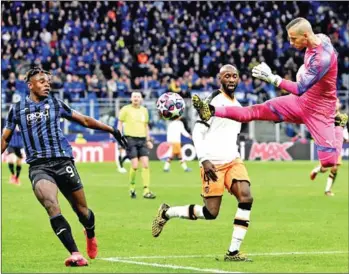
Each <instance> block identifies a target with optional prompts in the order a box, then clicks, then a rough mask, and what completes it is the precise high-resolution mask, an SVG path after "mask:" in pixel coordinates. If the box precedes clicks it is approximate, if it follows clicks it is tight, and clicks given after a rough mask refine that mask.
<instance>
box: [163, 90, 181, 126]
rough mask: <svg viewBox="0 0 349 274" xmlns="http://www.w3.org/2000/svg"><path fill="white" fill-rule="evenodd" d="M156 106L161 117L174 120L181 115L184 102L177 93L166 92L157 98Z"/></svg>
mask: <svg viewBox="0 0 349 274" xmlns="http://www.w3.org/2000/svg"><path fill="white" fill-rule="evenodd" d="M156 108H157V109H158V112H159V115H160V117H162V118H163V119H165V120H176V119H178V118H179V117H181V116H182V114H183V112H184V108H185V102H184V100H183V98H182V97H181V96H180V95H179V94H177V93H173V92H166V93H164V94H162V95H161V96H160V97H159V99H158V100H157V102H156Z"/></svg>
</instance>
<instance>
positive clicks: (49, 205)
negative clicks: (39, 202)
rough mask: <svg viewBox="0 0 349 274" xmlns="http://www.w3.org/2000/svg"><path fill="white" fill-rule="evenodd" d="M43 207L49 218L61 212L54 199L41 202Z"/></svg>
mask: <svg viewBox="0 0 349 274" xmlns="http://www.w3.org/2000/svg"><path fill="white" fill-rule="evenodd" d="M43 206H44V208H45V209H46V211H47V213H48V215H50V216H55V215H57V214H59V213H60V212H61V209H60V207H59V204H58V201H57V200H55V199H45V200H44V201H43Z"/></svg>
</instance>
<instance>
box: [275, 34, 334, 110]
mask: <svg viewBox="0 0 349 274" xmlns="http://www.w3.org/2000/svg"><path fill="white" fill-rule="evenodd" d="M317 37H319V38H320V39H321V44H320V45H318V46H316V47H314V48H307V50H306V52H305V56H304V66H302V67H303V68H301V69H300V70H299V71H298V74H297V78H298V79H297V83H295V82H291V81H288V80H284V79H283V80H282V82H281V84H280V86H279V87H280V88H282V89H285V90H287V91H289V92H291V93H293V94H295V95H298V96H299V102H300V103H302V108H303V109H304V110H307V111H309V112H312V113H314V112H317V113H321V114H323V115H325V116H334V114H335V105H336V98H337V96H336V83H337V71H338V68H337V53H336V50H335V49H334V47H333V46H332V44H331V41H330V39H329V38H328V37H327V36H326V35H324V34H317Z"/></svg>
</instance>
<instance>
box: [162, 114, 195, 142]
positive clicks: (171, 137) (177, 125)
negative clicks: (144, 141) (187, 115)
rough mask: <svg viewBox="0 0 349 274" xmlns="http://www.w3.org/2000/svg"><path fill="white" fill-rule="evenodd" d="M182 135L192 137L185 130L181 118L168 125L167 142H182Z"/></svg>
mask: <svg viewBox="0 0 349 274" xmlns="http://www.w3.org/2000/svg"><path fill="white" fill-rule="evenodd" d="M181 135H183V136H185V137H188V138H190V134H189V133H188V131H186V130H185V128H184V124H183V122H182V121H181V120H175V121H171V122H169V123H168V125H167V142H168V143H179V144H180V143H181Z"/></svg>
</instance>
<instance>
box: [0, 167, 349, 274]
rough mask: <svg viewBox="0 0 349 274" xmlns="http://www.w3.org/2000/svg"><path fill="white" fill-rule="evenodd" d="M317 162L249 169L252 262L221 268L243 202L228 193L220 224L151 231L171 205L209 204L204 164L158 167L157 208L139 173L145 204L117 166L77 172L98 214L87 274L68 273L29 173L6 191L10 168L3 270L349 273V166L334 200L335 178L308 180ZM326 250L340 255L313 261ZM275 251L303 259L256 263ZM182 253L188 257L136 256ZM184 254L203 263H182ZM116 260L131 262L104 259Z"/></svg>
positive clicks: (172, 225)
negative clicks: (328, 187) (329, 189)
mask: <svg viewBox="0 0 349 274" xmlns="http://www.w3.org/2000/svg"><path fill="white" fill-rule="evenodd" d="M316 164H317V163H315V162H313V163H311V162H306V161H304V162H246V165H247V168H248V171H249V174H250V177H251V182H252V195H253V197H254V204H253V207H252V213H251V225H250V228H249V230H248V233H247V235H246V238H245V241H244V243H243V245H242V251H245V252H246V253H247V254H251V256H250V257H251V258H252V259H253V260H254V262H252V263H243V262H239V263H236V262H224V261H223V260H222V259H223V255H224V253H225V252H226V250H227V248H228V247H229V244H230V240H231V233H232V220H233V217H234V215H235V212H236V206H237V202H236V200H235V198H234V197H233V196H230V195H229V194H228V193H225V195H224V198H223V203H222V207H221V212H220V214H219V217H218V219H217V220H214V221H204V220H198V221H188V220H180V219H173V220H170V221H169V223H168V224H167V225H166V227H165V229H164V231H163V233H162V234H161V236H160V237H159V238H156V239H155V238H152V236H151V223H152V220H153V217H154V216H155V214H156V212H157V209H158V207H159V205H160V204H161V203H162V202H167V203H169V204H170V205H187V204H192V203H196V204H201V203H202V200H201V197H200V191H201V182H200V178H199V167H198V163H197V162H191V163H189V164H188V165H189V166H190V167H191V168H193V171H192V172H191V173H184V172H183V171H182V169H181V168H180V165H179V163H178V162H176V161H174V162H173V163H172V165H171V172H170V173H164V172H163V171H162V167H163V163H161V162H152V163H151V190H152V191H153V192H154V193H156V194H157V198H156V199H155V200H145V199H143V198H142V190H143V189H142V183H141V174H140V172H138V174H137V179H136V180H137V183H136V187H137V194H138V196H137V199H130V197H129V193H128V183H127V181H128V174H120V173H118V172H117V171H116V167H115V164H113V163H95V164H78V165H77V168H78V171H79V174H80V176H81V179H82V181H83V183H84V186H85V191H86V196H87V201H88V205H89V207H90V208H91V209H92V210H93V211H94V212H95V216H96V235H97V238H98V243H99V254H98V258H99V259H96V260H92V261H91V260H90V265H89V267H85V268H66V267H65V266H64V264H63V261H64V259H65V258H66V257H68V253H67V251H66V250H65V249H64V247H63V246H62V245H61V243H60V242H59V240H58V238H57V237H56V236H55V235H54V233H53V231H52V229H51V227H50V223H49V219H48V217H47V215H46V212H45V210H44V209H43V208H42V207H41V205H40V204H39V202H38V201H36V198H35V196H34V194H33V192H32V190H31V184H30V182H29V179H28V168H27V165H24V168H23V171H22V175H21V181H22V185H21V186H20V187H18V186H16V185H10V184H9V183H8V181H9V171H8V168H7V164H3V166H2V271H3V272H21V273H25V272H46V273H48V272H56V273H57V272H68V273H75V272H76V273H84V272H94V273H97V272H109V273H110V272H123V273H125V272H148V273H149V272H151V273H154V272H186V273H188V272H204V271H206V272H210V271H209V270H207V269H215V270H220V271H234V272H235V271H237V272H269V273H271V272H276V273H280V272H303V273H304V272H347V271H348V253H346V252H347V251H348V163H347V162H345V163H344V164H343V166H342V167H341V168H340V170H339V173H338V177H337V181H336V183H335V185H334V192H335V194H336V196H334V197H326V196H325V195H324V186H325V183H326V179H327V176H328V173H326V174H319V175H318V177H317V178H316V180H315V181H310V179H309V173H310V171H311V169H312V168H313V167H314V166H315V165H316ZM128 167H129V166H128V165H127V164H126V168H128ZM59 199H60V205H61V207H62V213H63V215H64V216H65V217H66V219H67V220H68V221H69V223H70V225H71V227H72V231H73V234H74V237H75V240H76V242H77V245H78V247H79V249H80V251H81V252H82V253H83V254H84V256H87V254H86V250H85V238H84V234H83V228H82V226H81V225H80V223H79V222H78V219H77V217H76V216H75V214H74V213H73V211H72V210H71V209H70V206H69V205H68V203H67V202H66V200H65V199H64V197H63V196H62V195H61V194H60V195H59ZM322 251H341V253H338V254H332V253H330V254H312V252H322ZM272 252H305V254H300V255H285V254H284V255H270V254H269V255H258V254H260V253H263V254H265V253H272ZM308 252H309V253H308ZM253 254H256V255H253ZM175 255H179V256H183V257H181V258H175V257H172V258H171V257H167V258H166V257H162V258H137V259H136V258H131V259H130V258H128V257H132V256H146V257H148V256H175ZM186 255H202V257H199V256H198V257H184V256H186ZM111 257H119V258H122V259H124V260H127V261H131V262H128V263H125V262H123V263H122V262H111V261H105V260H101V258H111ZM216 258H218V260H217V259H216ZM132 262H141V263H143V264H146V265H137V264H133V263H132ZM154 264H158V265H162V267H159V266H157V267H156V266H155V265H154ZM164 265H172V266H177V267H178V266H180V267H182V268H169V267H166V266H164ZM190 267H192V268H194V269H190ZM200 269H204V270H200ZM205 269H206V270H205Z"/></svg>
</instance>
